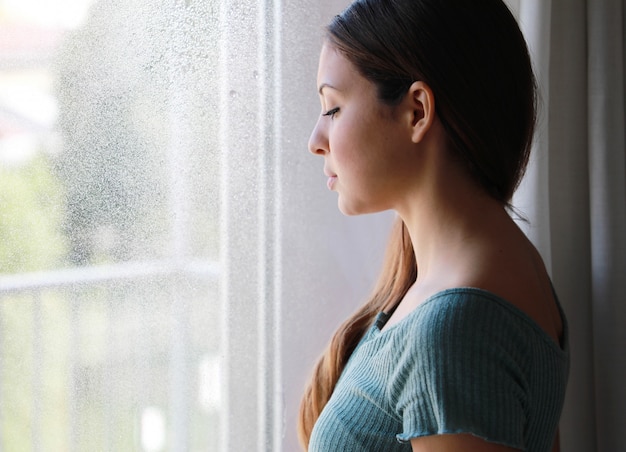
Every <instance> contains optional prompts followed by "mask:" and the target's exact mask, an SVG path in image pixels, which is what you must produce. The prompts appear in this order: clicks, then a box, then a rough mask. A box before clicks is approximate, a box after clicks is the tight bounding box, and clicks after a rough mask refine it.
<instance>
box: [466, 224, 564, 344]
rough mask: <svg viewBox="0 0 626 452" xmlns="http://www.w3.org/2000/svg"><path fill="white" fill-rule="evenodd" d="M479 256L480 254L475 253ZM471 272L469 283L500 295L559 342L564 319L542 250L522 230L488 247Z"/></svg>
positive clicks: (468, 276)
mask: <svg viewBox="0 0 626 452" xmlns="http://www.w3.org/2000/svg"><path fill="white" fill-rule="evenodd" d="M475 258H476V256H475ZM476 260H477V264H478V265H475V266H474V267H473V270H472V271H470V272H468V273H467V275H466V276H467V283H468V285H470V286H473V287H478V288H480V289H483V290H487V291H489V292H492V293H494V294H496V295H498V296H499V297H500V298H502V299H504V300H506V301H508V302H509V303H511V304H512V305H514V306H515V307H517V308H518V309H520V310H521V311H522V312H524V313H525V314H527V315H528V316H529V317H530V318H531V319H533V320H534V321H535V323H537V324H538V325H539V326H540V327H541V328H542V329H543V330H544V331H545V332H546V333H547V334H548V335H549V336H550V337H552V339H553V340H554V341H555V342H557V343H559V342H560V338H561V336H562V331H563V322H562V319H561V315H560V311H559V308H558V305H557V300H556V298H555V293H554V290H553V288H552V283H551V281H550V277H549V275H548V272H547V270H546V268H545V265H544V263H543V260H542V258H541V256H540V255H539V252H538V251H537V250H536V249H535V247H534V246H533V245H532V244H531V242H530V241H529V240H528V239H526V237H525V236H523V234H522V233H521V231H520V233H519V235H516V236H514V237H512V238H510V239H506V238H505V239H504V240H501V241H498V240H496V241H495V242H494V246H493V247H491V248H490V247H486V248H485V250H484V251H483V255H480V253H479V257H478V258H476Z"/></svg>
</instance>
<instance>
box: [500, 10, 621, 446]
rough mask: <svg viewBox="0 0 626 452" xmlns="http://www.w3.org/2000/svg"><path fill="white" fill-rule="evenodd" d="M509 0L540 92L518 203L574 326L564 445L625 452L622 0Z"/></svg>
mask: <svg viewBox="0 0 626 452" xmlns="http://www.w3.org/2000/svg"><path fill="white" fill-rule="evenodd" d="M509 3H510V4H511V6H512V8H513V9H514V10H515V11H516V13H517V14H518V18H519V21H520V24H521V27H522V29H523V31H524V33H525V35H526V38H527V41H528V42H529V46H530V48H531V53H532V55H533V59H534V64H535V67H536V72H537V74H538V78H539V84H540V88H541V100H540V110H541V111H540V118H539V129H538V134H537V139H536V143H535V149H534V157H533V159H532V162H531V165H530V168H529V171H528V175H527V178H526V179H525V181H524V183H523V185H522V187H520V190H519V192H518V194H517V195H516V198H515V204H516V205H517V206H518V207H519V208H520V210H521V211H522V212H523V213H524V214H525V215H526V216H527V218H528V219H529V220H530V223H529V224H528V225H523V227H524V228H525V230H526V232H527V233H528V235H529V236H530V237H531V239H532V240H533V241H534V243H535V244H536V245H537V247H538V248H539V249H540V251H541V253H542V255H543V256H544V259H545V260H546V264H547V265H548V267H549V269H550V271H551V274H552V278H553V282H554V285H555V287H556V290H557V292H558V294H559V298H560V301H561V303H562V305H563V307H564V309H565V311H566V313H567V316H568V320H569V326H570V346H571V354H572V364H571V370H570V381H569V386H568V392H567V397H566V403H565V408H564V412H563V417H562V422H561V450H562V451H567V452H593V451H598V452H613V451H626V430H625V427H626V143H625V141H626V128H625V110H626V100H625V96H624V92H625V86H626V78H625V77H624V74H625V72H626V70H625V68H626V53H625V47H626V46H625V40H626V6H625V5H626V2H624V1H623V0H517V1H511V2H509Z"/></svg>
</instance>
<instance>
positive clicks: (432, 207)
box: [396, 165, 516, 285]
mask: <svg viewBox="0 0 626 452" xmlns="http://www.w3.org/2000/svg"><path fill="white" fill-rule="evenodd" d="M447 166H448V167H446V168H442V170H441V171H434V172H431V174H430V177H429V180H424V182H425V183H424V184H421V187H419V189H416V190H415V191H414V192H413V194H412V195H411V196H409V197H407V199H406V200H405V202H404V203H403V204H402V205H401V206H399V207H398V208H397V209H396V210H397V212H398V214H399V215H400V216H401V217H402V219H403V220H404V223H405V224H406V226H407V229H408V231H409V234H410V236H411V241H412V244H413V249H414V252H415V258H416V261H417V265H418V277H417V281H416V283H417V284H424V285H428V284H431V283H432V284H435V285H439V284H450V285H455V280H458V281H463V279H464V278H463V276H464V275H463V274H461V273H460V272H458V271H455V269H458V268H467V265H466V266H465V267H462V266H457V264H458V263H459V262H460V257H461V256H472V255H475V253H472V250H473V249H475V248H477V247H483V249H484V247H485V244H490V243H494V242H496V243H497V240H495V241H494V240H493V238H495V237H497V236H498V235H499V234H502V233H503V232H504V231H505V230H510V228H511V227H516V226H515V223H514V222H513V221H512V220H511V218H510V217H509V215H508V214H507V212H506V210H505V208H504V206H503V205H502V204H501V203H500V202H498V201H496V200H495V199H493V198H492V197H491V196H489V195H488V194H487V193H486V192H485V191H483V190H482V189H481V188H480V187H478V186H477V184H476V183H475V182H474V181H473V180H472V179H471V178H470V177H469V176H467V175H466V174H465V173H464V170H463V169H461V168H458V166H457V165H447ZM452 166H455V167H454V168H453V167H452ZM496 246H497V245H496ZM465 264H467V263H465ZM442 279H443V280H442Z"/></svg>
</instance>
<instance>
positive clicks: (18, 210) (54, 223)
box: [0, 155, 66, 273]
mask: <svg viewBox="0 0 626 452" xmlns="http://www.w3.org/2000/svg"><path fill="white" fill-rule="evenodd" d="M61 196H62V187H61V185H60V183H59V182H58V180H57V179H56V178H55V177H54V176H53V175H52V172H51V170H50V166H49V164H48V162H47V160H46V158H45V157H44V156H42V155H39V156H38V157H35V158H34V159H33V160H31V161H30V162H28V163H26V164H25V165H23V166H19V167H12V168H6V167H1V166H0V273H16V272H28V271H36V270H47V269H51V268H54V267H55V264H56V263H58V262H59V260H61V259H62V258H63V256H64V255H65V252H66V243H65V238H64V236H63V234H62V232H61V222H62V215H63V212H62V211H61V209H62V208H61V207H60V206H62V202H61Z"/></svg>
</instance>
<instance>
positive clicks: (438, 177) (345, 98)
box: [299, 0, 569, 452]
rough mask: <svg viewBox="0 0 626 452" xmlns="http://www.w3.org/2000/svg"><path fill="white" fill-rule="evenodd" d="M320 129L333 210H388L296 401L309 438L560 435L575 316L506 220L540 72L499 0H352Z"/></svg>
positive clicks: (326, 66) (536, 446) (381, 441)
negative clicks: (369, 273) (371, 260)
mask: <svg viewBox="0 0 626 452" xmlns="http://www.w3.org/2000/svg"><path fill="white" fill-rule="evenodd" d="M318 88H319V94H320V99H321V104H322V114H321V115H320V117H319V120H318V122H317V125H316V127H315V129H314V130H313V133H312V135H311V138H310V142H309V148H310V150H311V152H313V153H314V154H316V155H319V156H322V157H323V158H324V173H325V174H326V175H327V176H328V187H329V188H330V189H331V190H333V191H335V192H337V195H338V204H339V209H340V210H341V211H342V212H343V213H345V214H347V215H357V214H363V213H369V212H378V211H382V210H387V209H393V210H395V211H396V212H397V214H398V220H397V223H396V225H395V227H394V230H393V231H392V237H391V240H390V244H389V248H388V252H387V257H386V260H385V265H384V268H383V271H382V275H381V277H380V280H379V283H378V285H377V288H376V289H375V291H374V293H373V295H372V296H371V298H370V300H369V301H368V302H367V303H366V304H365V305H364V306H363V307H362V308H361V309H360V310H359V311H358V312H356V313H355V314H354V316H353V317H351V318H350V319H348V320H347V321H346V322H345V323H344V324H343V325H342V326H341V327H340V328H339V330H338V331H337V332H336V333H335V335H334V337H333V338H332V341H331V343H330V345H329V347H328V349H327V351H326V353H325V354H324V355H323V357H322V358H321V359H320V361H319V363H318V364H317V366H316V368H315V370H314V373H313V377H312V380H311V382H310V384H309V386H308V388H307V390H306V393H305V396H304V398H303V401H302V406H301V412H300V425H299V427H300V431H299V433H300V438H301V441H302V443H303V445H304V447H305V448H308V450H310V451H316V452H317V451H324V452H326V451H341V452H347V451H394V450H398V451H404V450H413V451H429V452H438V451H461V450H462V451H466V452H467V451H470V452H471V451H482V452H485V451H486V452H490V451H492V452H499V451H511V450H526V451H533V452H535V451H537V452H544V451H555V450H558V448H559V447H558V438H557V437H558V435H557V424H558V420H559V416H560V413H561V409H562V405H563V399H564V392H565V386H566V383H567V373H568V366H569V355H568V348H567V325H566V320H565V317H564V315H563V312H562V310H561V308H560V306H559V304H558V301H557V299H556V296H555V294H554V292H553V290H552V286H551V283H550V279H549V277H548V275H547V273H546V269H545V268H544V265H543V262H542V260H541V258H540V256H539V254H538V253H537V251H536V250H535V248H534V247H533V245H532V244H531V243H530V242H529V241H528V240H527V238H526V237H525V236H524V234H523V233H522V232H521V231H520V229H518V227H517V226H516V224H515V222H514V221H513V220H512V219H511V217H510V215H509V213H508V211H509V210H510V208H511V206H510V201H511V197H512V195H513V192H514V191H515V189H516V187H517V185H518V184H519V182H520V179H521V177H522V175H523V173H524V169H525V166H526V163H527V161H528V155H529V150H530V145H531V140H532V135H533V129H534V124H535V99H536V95H535V89H536V84H535V79H534V75H533V72H532V68H531V63H530V58H529V55H528V50H527V48H526V44H525V42H524V39H523V36H522V34H521V32H520V30H519V28H518V26H517V23H516V21H515V19H514V18H513V16H512V15H511V13H510V12H509V10H508V9H507V7H506V6H505V5H504V4H503V3H502V1H501V0H481V1H475V0H357V1H356V2H354V3H353V4H352V5H350V6H349V7H348V8H347V9H346V10H345V11H344V12H343V13H342V14H341V15H339V16H337V17H335V19H334V20H333V21H332V23H331V24H330V25H329V27H328V29H327V38H326V41H325V44H324V46H323V49H322V52H321V56H320V62H319V71H318Z"/></svg>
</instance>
